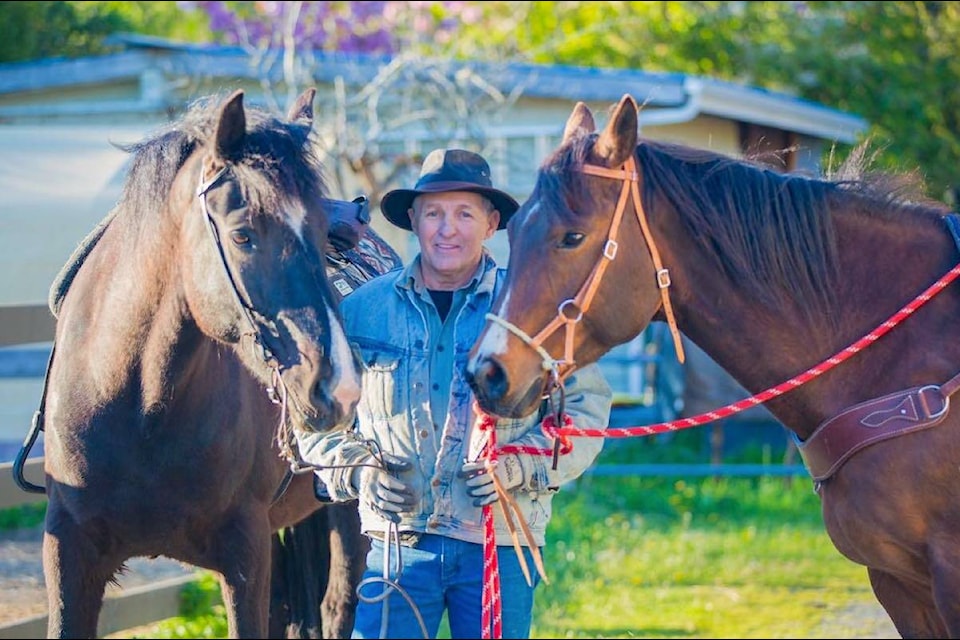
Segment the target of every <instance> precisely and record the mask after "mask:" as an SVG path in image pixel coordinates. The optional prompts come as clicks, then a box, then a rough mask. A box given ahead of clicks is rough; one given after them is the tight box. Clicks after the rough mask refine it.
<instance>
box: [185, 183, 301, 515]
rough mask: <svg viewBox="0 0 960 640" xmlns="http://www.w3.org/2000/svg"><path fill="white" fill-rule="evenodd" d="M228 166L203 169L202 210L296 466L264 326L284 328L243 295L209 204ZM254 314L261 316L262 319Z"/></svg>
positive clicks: (281, 440) (285, 450)
mask: <svg viewBox="0 0 960 640" xmlns="http://www.w3.org/2000/svg"><path fill="white" fill-rule="evenodd" d="M228 168H229V166H228V165H225V166H224V167H222V168H221V169H220V170H219V171H217V172H216V173H215V174H213V176H211V177H210V179H209V180H206V181H204V179H203V172H202V171H201V172H200V183H199V184H198V185H197V191H196V195H197V197H198V198H199V199H200V209H201V211H202V212H203V216H204V218H205V219H206V221H207V229H208V230H209V231H210V237H211V238H212V239H213V243H214V245H215V246H216V247H217V255H218V256H219V257H220V265H221V266H222V267H223V271H224V273H225V274H226V276H227V281H228V282H229V283H230V291H231V293H232V294H233V299H234V301H235V302H236V303H237V306H238V307H240V310H241V311H242V312H243V316H244V318H246V321H247V324H248V325H249V331H247V332H246V333H245V334H243V335H248V336H250V337H251V338H252V340H253V345H254V348H255V349H256V350H257V351H258V352H259V356H260V359H261V360H262V361H263V362H264V364H266V366H267V367H268V368H269V369H270V371H271V384H270V386H268V387H267V388H266V392H267V397H269V398H270V401H271V402H273V403H274V404H277V405H280V423H279V426H278V428H277V445H278V446H279V448H280V453H281V456H282V457H283V458H284V459H285V460H287V462H289V463H290V465H291V467H295V466H298V465H299V460H298V457H297V455H296V454H295V453H294V452H293V448H292V447H291V442H292V440H293V438H292V435H293V434H292V432H291V427H290V425H289V424H288V421H287V410H288V400H287V398H288V395H287V387H286V384H285V383H284V382H283V376H282V375H281V372H282V370H283V365H282V364H281V363H280V361H279V360H278V359H277V357H276V356H275V355H274V353H273V351H272V350H271V349H270V347H268V346H267V344H266V343H267V340H268V338H266V337H265V335H264V331H263V330H261V327H263V328H265V329H266V331H267V332H269V334H270V338H272V339H273V340H274V341H277V340H279V339H280V331H279V330H278V329H277V325H276V323H275V322H274V321H273V320H271V319H269V318H266V317H264V316H263V315H262V314H261V313H260V312H259V311H257V310H256V309H255V308H253V307H252V306H251V305H250V304H249V303H247V302H246V301H245V300H244V298H243V296H241V295H240V289H239V287H238V286H237V282H236V278H234V275H233V271H231V269H230V265H229V263H228V262H227V255H226V252H225V250H224V248H223V241H222V240H221V238H220V232H219V230H218V229H217V224H216V222H215V221H214V219H213V216H212V215H211V214H210V208H209V207H208V206H207V192H209V191H210V189H212V188H213V187H214V186H215V185H216V184H217V183H218V182H220V180H221V179H222V178H223V176H224V175H226V173H227V170H228ZM254 316H256V317H257V318H259V319H260V320H259V322H258V321H257V319H255V317H254ZM291 479H292V476H291V474H290V473H289V472H288V473H287V474H285V476H284V479H283V481H282V482H281V485H280V487H279V488H278V489H277V491H276V493H275V495H274V500H276V499H277V498H279V497H280V495H282V494H283V492H284V491H285V490H286V488H287V485H289V483H290V480H291Z"/></svg>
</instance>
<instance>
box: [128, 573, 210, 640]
mask: <svg viewBox="0 0 960 640" xmlns="http://www.w3.org/2000/svg"><path fill="white" fill-rule="evenodd" d="M180 608H181V612H182V615H181V616H179V617H176V618H169V619H167V620H164V621H162V622H158V623H157V624H155V625H152V626H151V627H150V629H149V635H145V636H135V637H149V638H226V637H227V617H226V609H224V607H223V600H222V598H221V597H220V584H219V582H217V579H216V577H214V575H213V574H212V573H209V572H205V571H204V572H200V578H199V579H198V580H196V581H195V582H191V583H190V584H188V585H185V586H184V589H183V591H182V592H181V594H180Z"/></svg>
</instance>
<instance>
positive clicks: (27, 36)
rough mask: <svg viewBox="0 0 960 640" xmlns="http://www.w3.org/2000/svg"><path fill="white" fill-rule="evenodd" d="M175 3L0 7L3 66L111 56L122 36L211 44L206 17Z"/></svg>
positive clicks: (1, 4) (2, 4)
mask: <svg viewBox="0 0 960 640" xmlns="http://www.w3.org/2000/svg"><path fill="white" fill-rule="evenodd" d="M177 5H178V3H176V2H116V1H114V2H19V1H18V2H0V15H2V20H0V62H19V61H24V60H36V59H40V58H54V57H64V58H76V57H80V56H91V55H99V54H103V53H106V52H108V51H109V50H110V47H109V46H108V45H107V44H106V43H105V42H104V39H105V38H106V37H108V36H110V35H113V34H115V33H118V32H135V33H141V34H145V35H156V36H163V37H165V38H172V39H175V40H176V39H181V40H187V41H202V40H209V38H210V32H209V30H208V29H207V27H206V24H205V22H204V20H202V18H201V16H198V15H192V14H189V13H184V12H182V11H181V10H180V8H179V7H178V6H177Z"/></svg>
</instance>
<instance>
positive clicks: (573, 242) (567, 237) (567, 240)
mask: <svg viewBox="0 0 960 640" xmlns="http://www.w3.org/2000/svg"><path fill="white" fill-rule="evenodd" d="M584 238H586V236H585V235H584V234H582V233H579V232H576V231H570V232H567V233H565V234H564V236H563V240H561V241H560V246H561V247H563V248H566V249H572V248H573V247H578V246H580V243H581V242H583V239H584Z"/></svg>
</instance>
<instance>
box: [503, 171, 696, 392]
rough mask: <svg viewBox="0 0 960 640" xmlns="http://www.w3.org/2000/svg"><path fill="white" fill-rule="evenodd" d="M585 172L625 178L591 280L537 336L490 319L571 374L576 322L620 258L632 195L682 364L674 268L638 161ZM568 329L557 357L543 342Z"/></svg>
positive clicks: (550, 365) (561, 373)
mask: <svg viewBox="0 0 960 640" xmlns="http://www.w3.org/2000/svg"><path fill="white" fill-rule="evenodd" d="M581 170H582V171H583V173H586V174H588V175H592V176H600V177H601V178H613V179H615V180H622V181H623V189H621V191H620V198H619V200H618V201H617V208H616V209H614V212H613V219H612V220H611V221H610V230H609V231H608V232H607V241H606V243H605V244H604V245H603V252H602V253H601V254H600V258H599V259H598V260H597V262H596V264H595V265H594V267H593V270H592V271H591V272H590V275H588V276H587V280H586V281H585V282H584V283H583V286H581V287H580V290H579V291H578V292H577V294H576V295H575V296H574V297H573V298H568V299H567V300H564V301H563V302H561V303H560V305H559V306H558V307H557V315H556V317H554V319H553V320H551V321H550V322H549V323H548V324H547V326H545V327H544V328H543V329H542V330H541V331H540V332H539V333H538V334H537V335H536V336H534V337H532V338H531V337H530V336H529V335H528V334H527V333H526V332H525V331H523V329H521V328H520V327H518V326H516V325H514V324H512V323H510V322H507V321H506V320H504V319H503V318H501V317H500V316H498V315H495V314H492V313H488V314H487V315H486V319H487V320H490V321H491V322H494V323H496V324H499V325H500V326H501V327H503V328H504V329H506V330H507V331H509V332H510V333H512V334H514V335H515V336H517V337H518V338H519V339H520V340H521V341H523V343H524V344H526V345H527V346H529V347H530V348H532V349H533V350H534V351H536V352H537V353H538V354H539V355H540V357H541V358H542V359H543V368H544V369H545V370H548V371H551V370H552V371H555V372H557V375H558V377H559V378H564V377H566V376H567V375H569V374H570V373H571V372H572V371H573V369H574V368H575V366H576V362H575V361H574V358H573V342H574V331H575V329H576V325H577V324H578V323H579V322H580V321H581V320H582V319H583V314H585V313H586V312H587V311H588V310H589V309H590V305H591V304H593V298H594V296H595V295H596V293H597V289H598V288H599V286H600V281H601V280H602V279H603V274H604V272H606V270H607V267H608V266H610V263H611V262H613V260H614V258H616V257H617V251H618V249H619V248H620V245H619V243H618V242H617V234H618V233H619V231H620V224H621V223H622V222H623V214H624V212H625V211H626V208H627V201H628V199H630V197H631V196H632V198H633V208H634V212H635V213H636V215H637V220H638V221H639V222H640V229H641V231H642V232H643V237H644V240H646V243H647V249H648V250H649V252H650V257H651V258H652V259H653V266H654V269H655V272H656V280H657V288H658V289H659V290H660V304H661V306H662V307H663V313H664V315H665V316H666V318H667V325H668V326H669V327H670V333H671V335H672V336H673V344H674V347H675V349H676V353H677V359H678V360H679V361H680V362H681V363H682V362H683V361H684V358H685V356H684V352H683V344H682V342H681V340H680V330H679V329H678V328H677V321H676V319H675V318H674V315H673V306H672V305H671V304H670V294H669V292H668V289H669V288H670V284H671V282H670V271H669V270H668V269H666V268H664V266H663V263H662V261H661V260H660V252H659V251H657V245H656V243H655V242H654V241H653V235H652V234H651V233H650V226H649V225H648V224H647V215H646V212H645V211H644V209H643V202H642V201H641V199H640V188H639V187H638V186H637V185H638V183H639V179H640V177H639V173H638V172H637V164H636V160H635V159H634V157H633V156H632V155H631V156H630V157H629V158H627V161H626V162H625V163H624V164H623V167H621V168H620V169H610V168H607V167H601V166H598V165H590V164H585V165H583V167H582V169H581ZM561 327H562V328H564V347H563V358H562V359H561V360H555V359H553V358H552V357H551V356H550V354H549V353H548V352H547V350H546V349H544V347H543V343H544V342H546V340H547V338H549V337H550V336H552V335H553V334H554V333H556V332H557V331H559V330H560V328H561Z"/></svg>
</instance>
